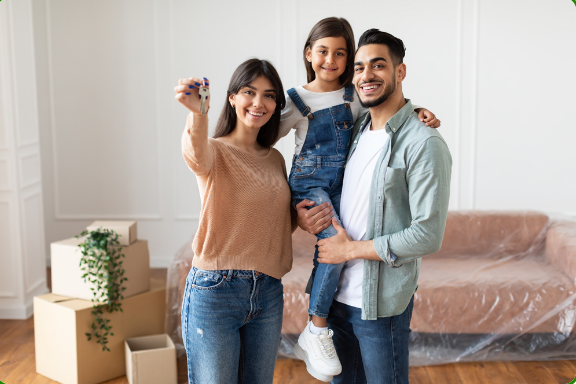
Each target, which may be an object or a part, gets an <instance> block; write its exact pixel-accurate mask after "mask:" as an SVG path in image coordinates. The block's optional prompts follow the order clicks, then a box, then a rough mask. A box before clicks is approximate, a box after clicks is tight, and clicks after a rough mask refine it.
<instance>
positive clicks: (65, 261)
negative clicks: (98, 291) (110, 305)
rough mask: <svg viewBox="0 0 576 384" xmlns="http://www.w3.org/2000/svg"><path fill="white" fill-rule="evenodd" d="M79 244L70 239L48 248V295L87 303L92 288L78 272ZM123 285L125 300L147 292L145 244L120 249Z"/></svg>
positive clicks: (147, 261)
mask: <svg viewBox="0 0 576 384" xmlns="http://www.w3.org/2000/svg"><path fill="white" fill-rule="evenodd" d="M82 241H83V240H82V239H76V238H71V239H67V240H62V241H57V242H55V243H52V244H50V253H51V264H52V265H51V266H52V268H51V269H52V272H51V273H52V293H54V294H56V295H62V296H69V297H75V298H77V299H85V300H91V299H92V297H93V294H92V291H91V290H90V288H92V287H93V286H94V285H93V284H89V283H85V282H84V279H83V278H82V275H83V274H84V271H82V270H81V269H80V258H81V257H82V253H81V252H80V247H78V244H80V243H81V242H82ZM122 253H123V254H124V256H125V257H124V258H123V259H122V261H123V264H122V266H123V267H124V270H125V271H126V272H125V273H124V277H126V278H127V279H128V281H125V282H124V287H126V290H125V291H124V293H123V295H124V298H125V299H126V298H128V297H131V296H134V295H137V294H139V293H141V292H146V291H148V290H149V289H150V253H149V252H148V242H147V241H146V240H138V241H136V242H135V243H134V244H132V245H130V246H127V247H122Z"/></svg>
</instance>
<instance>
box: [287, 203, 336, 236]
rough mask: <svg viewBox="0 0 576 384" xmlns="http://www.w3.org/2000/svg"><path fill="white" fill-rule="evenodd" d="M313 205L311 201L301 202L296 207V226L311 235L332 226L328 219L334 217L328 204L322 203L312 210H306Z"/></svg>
mask: <svg viewBox="0 0 576 384" xmlns="http://www.w3.org/2000/svg"><path fill="white" fill-rule="evenodd" d="M314 204H315V203H314V202H313V201H310V200H302V201H301V202H300V203H298V204H297V205H296V212H297V213H298V226H299V227H300V228H302V229H303V230H305V231H306V232H310V233H311V234H313V235H315V234H317V233H320V232H322V231H323V230H325V229H326V228H328V227H329V226H330V224H332V223H331V221H330V219H331V218H332V216H334V210H333V209H332V205H331V204H330V203H329V202H325V203H322V204H320V205H319V206H317V207H314V208H310V209H308V208H306V207H309V206H312V205H314Z"/></svg>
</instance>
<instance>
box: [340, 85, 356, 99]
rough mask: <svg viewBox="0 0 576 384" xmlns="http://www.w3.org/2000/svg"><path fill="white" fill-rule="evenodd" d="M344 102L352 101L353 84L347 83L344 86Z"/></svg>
mask: <svg viewBox="0 0 576 384" xmlns="http://www.w3.org/2000/svg"><path fill="white" fill-rule="evenodd" d="M342 98H343V99H344V102H346V103H351V102H353V101H354V84H350V85H347V86H346V87H345V88H344V96H342Z"/></svg>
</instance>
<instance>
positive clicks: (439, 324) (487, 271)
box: [411, 256, 576, 334]
mask: <svg viewBox="0 0 576 384" xmlns="http://www.w3.org/2000/svg"><path fill="white" fill-rule="evenodd" d="M418 283H419V288H418V291H417V292H416V296H415V300H414V313H413V316H412V327H411V328H412V330H413V331H415V332H431V333H432V332H433V333H439V332H441V333H468V334H482V333H499V334H516V333H538V332H571V331H572V327H573V325H574V320H573V319H572V317H573V313H574V312H575V310H576V308H575V306H574V302H573V301H574V297H575V295H576V288H575V286H574V283H573V282H572V280H571V279H570V278H568V277H567V276H566V275H565V274H564V273H563V272H562V271H560V270H559V269H558V268H556V267H555V266H554V265H552V264H550V263H549V262H547V261H546V260H545V259H543V258H541V257H534V256H528V257H510V258H507V259H505V258H500V259H487V258H444V259H442V258H427V257H424V258H423V259H422V266H421V270H420V278H419V279H418Z"/></svg>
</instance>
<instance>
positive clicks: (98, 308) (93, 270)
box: [76, 228, 128, 352]
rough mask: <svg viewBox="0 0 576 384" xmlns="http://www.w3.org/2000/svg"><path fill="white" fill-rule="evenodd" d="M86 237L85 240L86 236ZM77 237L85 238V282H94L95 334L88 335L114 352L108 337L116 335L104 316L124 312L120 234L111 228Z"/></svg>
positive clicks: (93, 312) (92, 326) (81, 265)
mask: <svg viewBox="0 0 576 384" xmlns="http://www.w3.org/2000/svg"><path fill="white" fill-rule="evenodd" d="M84 236H85V237H84ZM76 237H77V238H82V240H83V242H82V243H81V244H79V247H80V250H81V252H82V258H81V259H80V269H81V270H82V271H84V274H83V275H82V278H83V279H84V282H85V283H91V284H92V285H93V287H91V288H90V289H91V290H92V294H93V296H92V315H93V316H94V318H93V320H92V325H91V332H86V336H87V337H88V340H89V341H90V340H92V338H94V339H95V340H96V342H97V343H98V344H101V345H102V351H108V352H110V349H109V348H108V346H107V344H108V336H114V333H112V332H111V329H112V325H111V324H110V319H106V318H105V317H104V313H105V312H108V313H112V312H118V311H120V312H123V311H122V303H121V300H122V299H124V296H123V295H122V293H123V291H124V290H125V289H126V287H124V286H123V284H124V282H125V281H128V279H127V278H126V277H124V272H125V271H124V268H123V267H122V263H123V261H122V258H124V254H122V248H121V247H119V245H120V242H119V241H118V234H117V233H116V232H114V231H112V230H110V229H102V228H98V229H97V230H95V231H90V232H88V231H83V232H82V233H81V234H80V235H78V236H76Z"/></svg>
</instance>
